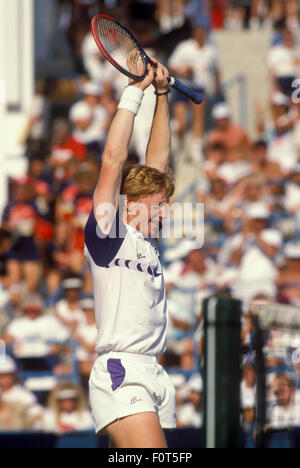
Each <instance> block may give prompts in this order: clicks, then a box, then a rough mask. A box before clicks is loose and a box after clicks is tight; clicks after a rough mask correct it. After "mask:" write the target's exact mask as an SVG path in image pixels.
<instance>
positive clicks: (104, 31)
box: [91, 15, 204, 104]
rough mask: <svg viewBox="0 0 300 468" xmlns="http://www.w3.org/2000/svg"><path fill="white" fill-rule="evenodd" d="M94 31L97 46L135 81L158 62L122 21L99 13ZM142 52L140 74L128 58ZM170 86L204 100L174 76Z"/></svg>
mask: <svg viewBox="0 0 300 468" xmlns="http://www.w3.org/2000/svg"><path fill="white" fill-rule="evenodd" d="M91 27H92V33H93V36H94V39H95V41H96V44H97V46H98V47H99V49H100V51H101V52H102V54H103V55H104V57H105V58H106V59H107V60H108V61H109V62H110V63H111V64H112V65H113V66H114V67H115V68H117V69H118V70H119V71H120V72H121V73H123V74H124V75H126V76H128V77H129V78H131V79H133V80H135V81H141V80H143V79H144V78H145V76H146V74H147V65H148V64H149V63H150V64H151V66H152V67H153V68H155V69H156V68H157V66H156V64H155V63H154V62H153V61H152V60H151V59H150V57H148V55H147V54H146V52H145V51H144V49H143V48H142V46H141V45H140V44H139V42H138V41H137V40H136V38H135V37H134V36H133V34H131V32H130V31H129V30H128V29H127V28H126V27H125V26H124V25H123V24H121V23H119V22H118V21H116V20H114V19H113V18H110V17H109V16H106V15H97V16H95V17H94V18H93V20H92V25H91ZM136 50H137V51H138V52H139V53H140V64H139V67H138V74H133V73H132V72H130V70H129V68H128V65H127V59H128V57H129V55H130V54H131V53H133V52H134V51H136ZM169 83H170V86H171V87H172V88H174V89H176V90H177V91H179V92H180V93H182V94H184V95H185V96H187V97H188V98H190V99H191V100H192V101H193V102H194V103H195V104H201V103H202V102H203V99H204V97H203V95H202V94H201V93H198V92H196V91H194V90H193V89H191V88H189V87H188V86H185V85H184V84H183V83H181V82H180V81H178V80H177V79H176V78H174V77H170V78H169Z"/></svg>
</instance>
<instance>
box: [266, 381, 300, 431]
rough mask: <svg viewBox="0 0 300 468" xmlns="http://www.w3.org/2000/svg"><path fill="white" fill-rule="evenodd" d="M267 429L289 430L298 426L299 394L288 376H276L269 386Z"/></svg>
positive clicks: (299, 421) (299, 422) (299, 416)
mask: <svg viewBox="0 0 300 468" xmlns="http://www.w3.org/2000/svg"><path fill="white" fill-rule="evenodd" d="M268 421H269V424H268V428H269V429H275V430H276V429H277V430H278V429H289V428H292V427H296V426H299V424H300V392H299V391H298V390H296V388H295V382H294V380H293V378H292V377H291V375H290V374H278V375H276V377H275V379H274V381H273V384H272V386H271V402H270V408H269V414H268Z"/></svg>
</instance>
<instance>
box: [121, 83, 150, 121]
mask: <svg viewBox="0 0 300 468" xmlns="http://www.w3.org/2000/svg"><path fill="white" fill-rule="evenodd" d="M143 97H144V91H143V90H142V89H140V88H136V87H135V86H127V88H125V90H124V92H123V94H122V96H121V99H120V103H119V105H118V109H126V110H128V111H130V112H132V113H133V114H134V115H137V114H138V112H139V109H140V106H141V104H142V100H143Z"/></svg>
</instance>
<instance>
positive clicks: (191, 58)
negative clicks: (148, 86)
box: [168, 26, 220, 162]
mask: <svg viewBox="0 0 300 468" xmlns="http://www.w3.org/2000/svg"><path fill="white" fill-rule="evenodd" d="M168 65H169V67H170V70H171V71H172V73H174V74H175V75H176V76H178V78H180V79H181V80H182V81H183V82H184V83H186V84H187V85H188V86H190V87H192V88H193V89H195V90H196V91H200V92H203V93H205V94H206V95H208V96H212V95H215V94H217V93H219V91H220V75H219V69H218V58H217V52H216V49H215V47H214V46H212V45H211V44H208V43H207V41H206V31H205V29H204V28H203V27H200V26H194V28H193V32H192V36H191V38H190V39H188V40H185V41H183V42H181V43H180V44H179V45H178V46H177V47H176V48H175V50H174V52H173V54H172V55H171V57H170V60H169V64H168ZM189 104H190V105H191V106H192V110H193V128H192V133H193V143H192V147H191V157H192V158H193V160H194V161H195V162H198V161H199V159H200V156H201V151H202V139H203V132H204V116H205V105H204V104H202V105H201V106H198V105H196V104H193V103H192V102H191V101H189V100H188V99H187V98H185V96H183V95H182V94H180V93H176V94H175V104H174V109H173V112H174V116H175V120H176V124H177V132H178V135H179V136H183V135H184V134H185V132H186V125H187V112H188V106H189Z"/></svg>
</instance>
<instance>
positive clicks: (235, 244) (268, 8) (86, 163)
mask: <svg viewBox="0 0 300 468" xmlns="http://www.w3.org/2000/svg"><path fill="white" fill-rule="evenodd" d="M131 3H132V2H123V3H122V7H123V8H121V6H120V2H117V1H115V2H114V1H111V2H109V1H105V2H104V1H99V2H96V1H92V0H91V1H74V2H71V1H67V0H65V1H60V5H61V18H60V21H61V24H62V25H64V27H65V32H66V36H67V38H68V41H69V45H70V54H72V56H73V58H74V69H76V71H77V73H78V78H77V79H76V80H74V83H73V84H74V86H73V88H72V90H73V91H72V93H71V95H70V97H69V101H68V102H66V101H65V100H64V102H60V103H59V104H60V105H58V102H57V101H58V98H57V95H59V92H60V91H61V89H60V83H59V80H58V79H53V78H52V79H50V80H49V79H42V80H39V81H38V82H37V86H36V94H35V96H34V99H33V104H32V112H31V115H30V117H29V120H28V125H27V128H26V132H25V134H24V135H23V139H24V146H25V157H26V158H27V160H28V172H27V174H25V175H24V177H22V178H18V179H12V180H10V184H9V194H8V200H9V201H8V204H7V206H6V208H5V210H4V213H3V216H2V225H1V229H0V307H1V314H0V338H1V339H2V340H3V341H4V342H5V344H6V347H7V351H8V353H9V356H11V357H7V358H6V359H2V357H1V355H0V389H1V391H0V430H24V429H28V430H42V431H50V432H51V431H52V432H59V433H64V432H68V431H74V430H90V429H92V425H93V424H92V420H91V415H90V413H89V409H88V399H87V382H88V378H89V374H90V371H91V367H92V365H93V362H94V360H95V358H96V356H95V354H94V346H95V341H96V335H97V330H96V325H95V319H94V310H93V307H94V306H93V297H92V281H91V275H90V272H89V269H88V267H87V264H86V262H85V259H84V253H83V251H84V234H83V233H84V226H85V223H86V221H87V218H88V216H89V213H90V211H91V208H92V194H93V190H94V187H95V184H96V183H97V176H98V173H99V168H100V165H101V153H102V150H103V147H104V143H105V138H106V132H107V129H108V128H109V125H110V122H111V120H112V118H113V115H114V112H115V110H116V105H117V100H118V97H119V96H120V94H121V92H122V89H123V87H124V86H126V79H124V77H122V75H120V74H119V73H118V72H116V71H115V70H114V69H113V68H112V67H111V66H110V65H109V64H108V63H107V62H106V61H104V59H103V58H102V57H101V55H100V54H99V51H98V49H97V47H96V45H95V43H94V41H93V38H92V36H91V34H90V32H89V30H88V23H89V18H90V16H91V15H92V14H93V13H94V12H96V13H97V11H99V7H101V8H102V11H105V12H108V13H114V15H119V17H120V19H121V20H122V19H123V20H124V15H125V14H128V15H129V16H128V17H127V19H128V21H127V23H128V22H129V23H130V20H129V18H131V25H134V30H135V31H134V32H135V33H136V34H137V36H138V38H139V39H140V41H141V42H142V43H143V45H144V46H145V47H148V48H151V53H153V54H155V55H156V56H158V57H159V58H160V59H161V60H162V61H164V63H165V64H166V65H168V66H169V67H170V68H171V69H172V72H173V73H174V74H176V75H177V76H178V77H180V78H181V79H183V80H185V81H186V83H187V84H189V85H190V86H192V87H194V88H196V89H201V91H203V92H205V95H206V104H205V105H203V106H201V107H196V106H193V105H190V103H189V102H188V101H187V100H186V99H183V98H182V96H180V95H178V94H177V93H173V94H172V98H171V101H170V108H171V117H172V131H173V136H174V138H175V140H176V142H177V146H176V148H175V149H174V154H173V166H174V168H175V171H176V168H177V162H178V158H186V163H187V164H190V167H191V170H192V171H194V173H195V177H196V179H197V182H198V184H197V185H198V190H197V193H195V194H194V196H195V201H198V202H201V203H204V204H205V240H206V241H205V244H204V247H202V246H201V248H200V246H199V245H198V244H197V241H196V240H190V239H181V240H179V241H178V242H177V243H176V244H175V245H174V244H172V246H171V247H170V246H167V248H164V249H163V261H164V263H165V277H166V287H167V295H168V308H169V314H170V326H169V334H168V344H167V351H166V353H165V354H164V355H163V356H162V358H161V363H162V364H164V365H165V366H166V368H167V369H168V370H169V371H170V374H171V376H172V379H173V382H174V385H175V387H176V390H177V421H178V426H179V427H200V426H201V424H202V393H203V384H202V379H201V376H200V372H199V371H200V369H199V366H198V362H199V358H201V356H202V313H203V308H202V305H203V300H204V299H205V298H207V297H210V296H212V295H218V296H219V295H226V296H232V297H234V298H238V299H240V300H241V301H242V303H243V311H244V316H243V331H242V341H243V349H245V359H244V365H243V380H242V384H241V412H242V418H243V422H244V424H245V428H246V430H248V432H249V434H252V433H253V424H254V420H255V405H256V402H255V386H256V383H255V382H256V379H255V366H254V362H253V359H252V357H251V352H250V351H251V334H252V325H251V319H250V310H251V304H252V303H255V302H260V303H268V302H282V303H284V304H291V305H296V306H299V304H300V273H299V271H300V269H299V267H300V265H299V263H300V232H299V227H300V218H299V214H298V211H299V208H300V159H299V158H300V113H299V103H297V100H295V99H293V98H292V91H294V89H291V84H292V83H293V81H294V80H295V79H296V78H297V76H299V65H300V54H299V52H298V48H297V43H296V40H295V37H294V34H293V28H294V26H295V21H296V22H297V21H298V16H297V14H296V13H297V2H296V1H294V0H291V1H286V2H281V1H280V0H278V1H273V2H267V1H264V0H261V1H260V0H257V1H254V2H247V1H232V2H226V1H222V0H220V1H218V0H215V1H210V2H208V3H209V6H210V7H211V9H212V19H213V22H214V21H217V18H218V14H221V13H222V14H223V13H224V12H225V11H226V12H227V13H226V15H227V16H224V22H223V23H222V25H220V26H221V27H223V26H224V27H228V28H230V27H232V23H233V22H234V21H240V22H244V21H245V18H246V13H247V18H251V21H250V25H252V26H253V25H254V24H255V23H254V20H257V21H258V23H259V24H261V25H263V24H264V23H266V22H268V21H275V20H280V21H277V23H276V30H275V32H274V40H273V42H272V46H271V48H270V53H269V58H268V61H267V63H266V67H268V69H269V71H270V89H271V93H270V100H269V101H270V104H269V108H268V109H263V108H262V107H261V106H260V105H259V104H257V132H256V133H257V137H256V139H255V140H253V138H250V135H249V133H248V131H247V129H244V128H241V127H240V126H238V125H236V124H235V123H234V119H233V116H232V112H231V109H230V107H229V105H228V104H227V103H226V100H225V97H224V95H223V93H222V86H221V83H222V70H219V66H218V55H217V51H216V49H215V47H214V46H213V45H212V42H211V41H210V35H209V34H208V32H207V29H206V28H205V27H203V25H202V24H201V22H200V17H198V16H197V15H196V14H195V15H194V17H195V21H194V22H193V23H191V22H190V20H189V19H188V18H190V17H191V15H192V14H191V12H193V11H194V12H197V11H198V10H197V8H199V5H200V2H197V1H192V0H191V1H189V2H186V1H183V0H182V1H180V0H178V1H174V2H167V1H157V2H139V5H138V6H136V8H137V10H135V11H139V15H138V17H134V20H133V19H132V14H133V12H134V11H133V9H132V5H131ZM227 3H229V5H228V4H227ZM249 4H251V5H252V7H251V8H250V5H249ZM124 6H126V9H125V10H124ZM149 8H150V10H149ZM193 8H194V10H193ZM195 8H196V10H195ZM249 8H250V10H249ZM145 10H147V12H148V13H149V11H152V12H154V15H153V17H152V19H151V16H148V13H147V15H146V17H145V14H144V16H143V15H141V12H144V11H145ZM170 11H171V13H172V15H171V18H173V19H172V21H171V23H170V21H169V20H168V18H169V19H170ZM249 11H250V13H251V14H250V16H249ZM251 15H252V16H251ZM192 16H193V15H192ZM174 18H175V19H174ZM125 19H126V17H125ZM78 21H79V23H80V25H79V26H80V27H78V28H76V34H75V35H74V28H73V27H72V25H73V24H74V22H75V23H76V24H77V22H78ZM149 24H150V27H149ZM216 27H217V26H216ZM174 31H175V32H176V31H181V32H182V31H184V34H183V36H181V35H180V34H179V33H178V35H176V34H175V36H174V35H173V36H172V33H173V32H174ZM160 35H163V36H164V37H165V38H169V39H170V41H169V42H168V41H166V43H165V44H167V45H166V46H165V47H159V43H160V41H159V40H158V39H157V38H159V37H161V36H160ZM154 100H155V97H154V96H153V93H152V92H151V91H150V92H149V93H148V92H146V96H145V99H144V102H143V105H142V107H141V111H140V114H139V116H138V117H137V120H136V126H135V130H134V135H133V139H132V147H131V150H130V154H129V158H128V163H127V164H135V163H137V162H142V163H143V162H144V159H143V158H144V155H145V148H146V143H147V139H148V136H149V131H150V126H151V119H152V114H151V112H150V113H149V107H151V105H153V106H154ZM186 135H191V138H190V139H189V140H187V139H186ZM164 247H166V246H164ZM296 341H297V340H296ZM271 342H272V340H270V343H271ZM294 345H295V340H294V343H293V344H292V345H291V346H292V347H293V346H294ZM297 346H298V345H297ZM276 359H277V361H276V363H277V364H280V363H282V361H281V360H280V358H279V357H278V356H276ZM289 379H290V377H288V376H287V375H286V374H284V373H281V374H279V375H278V376H277V377H276V378H275V379H274V381H273V382H272V383H271V384H270V392H271V393H272V394H274V395H279V396H278V404H277V405H276V404H275V405H274V404H273V407H272V408H273V409H272V410H271V413H272V411H273V413H272V414H273V415H274V414H275V416H271V417H270V420H271V421H272V418H273V419H274V418H275V417H276V414H277V413H278V412H279V413H280V412H281V413H284V408H283V406H284V405H283V404H282V401H283V400H282V399H281V400H280V392H284V388H283V387H285V385H287V386H288V388H289V390H290V391H289V392H288V390H285V391H286V392H288V393H289V395H288V398H289V400H292V398H294V396H295V394H296V393H297V392H298V391H296V388H297V386H299V381H298V380H297V375H296V377H295V380H289ZM278 389H279V390H278ZM274 408H275V409H274ZM276 408H277V410H276ZM289 408H290V405H289V404H287V411H290V409H289ZM276 411H277V413H276ZM287 419H288V417H287ZM297 420H299V415H298V416H297V415H295V424H296V422H297ZM289 424H290V419H289ZM274 427H277V426H276V423H274Z"/></svg>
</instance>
